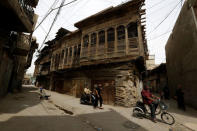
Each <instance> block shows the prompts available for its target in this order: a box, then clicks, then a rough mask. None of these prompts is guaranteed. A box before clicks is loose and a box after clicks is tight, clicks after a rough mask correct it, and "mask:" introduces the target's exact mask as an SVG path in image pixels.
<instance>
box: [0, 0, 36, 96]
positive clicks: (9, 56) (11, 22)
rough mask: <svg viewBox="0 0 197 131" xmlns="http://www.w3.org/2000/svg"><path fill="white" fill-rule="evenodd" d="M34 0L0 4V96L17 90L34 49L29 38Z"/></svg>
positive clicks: (18, 0)
mask: <svg viewBox="0 0 197 131" xmlns="http://www.w3.org/2000/svg"><path fill="white" fill-rule="evenodd" d="M37 3H38V0H31V1H27V0H3V1H0V14H1V18H2V19H1V21H0V96H3V95H5V94H6V93H7V92H8V91H10V92H12V91H14V90H15V89H18V90H20V87H21V84H22V80H23V77H24V72H25V70H26V69H28V67H29V66H30V65H31V60H32V56H33V53H34V51H35V49H36V48H37V46H38V45H37V43H36V39H35V38H32V37H31V34H32V32H33V30H34V26H35V24H36V21H37V15H35V14H34V9H33V8H34V7H36V5H37Z"/></svg>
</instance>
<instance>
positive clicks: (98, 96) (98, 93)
mask: <svg viewBox="0 0 197 131" xmlns="http://www.w3.org/2000/svg"><path fill="white" fill-rule="evenodd" d="M101 90H102V84H99V85H98V87H97V88H96V96H97V98H98V100H99V103H100V109H103V107H102V104H103V98H102V95H101ZM97 103H98V102H97ZM97 105H98V104H97Z"/></svg>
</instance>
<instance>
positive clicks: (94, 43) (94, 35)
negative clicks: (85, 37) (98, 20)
mask: <svg viewBox="0 0 197 131" xmlns="http://www.w3.org/2000/svg"><path fill="white" fill-rule="evenodd" d="M91 45H96V33H93V34H91Z"/></svg>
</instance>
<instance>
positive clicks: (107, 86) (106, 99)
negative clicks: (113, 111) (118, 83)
mask: <svg viewBox="0 0 197 131" xmlns="http://www.w3.org/2000/svg"><path fill="white" fill-rule="evenodd" d="M114 83H115V82H114V80H93V81H92V89H93V88H94V85H97V86H98V85H99V84H101V85H102V90H101V95H102V98H103V103H104V104H109V105H113V104H114V102H115V84H114Z"/></svg>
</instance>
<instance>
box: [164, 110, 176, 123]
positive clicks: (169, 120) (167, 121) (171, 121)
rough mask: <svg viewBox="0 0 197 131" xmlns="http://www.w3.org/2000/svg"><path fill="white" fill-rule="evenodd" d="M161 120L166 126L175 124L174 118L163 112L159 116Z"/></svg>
mask: <svg viewBox="0 0 197 131" xmlns="http://www.w3.org/2000/svg"><path fill="white" fill-rule="evenodd" d="M161 119H162V120H163V121H164V122H165V123H166V124H169V125H173V124H174V123H175V120H174V117H173V116H172V115H171V114H169V113H167V112H163V113H162V114H161Z"/></svg>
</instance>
